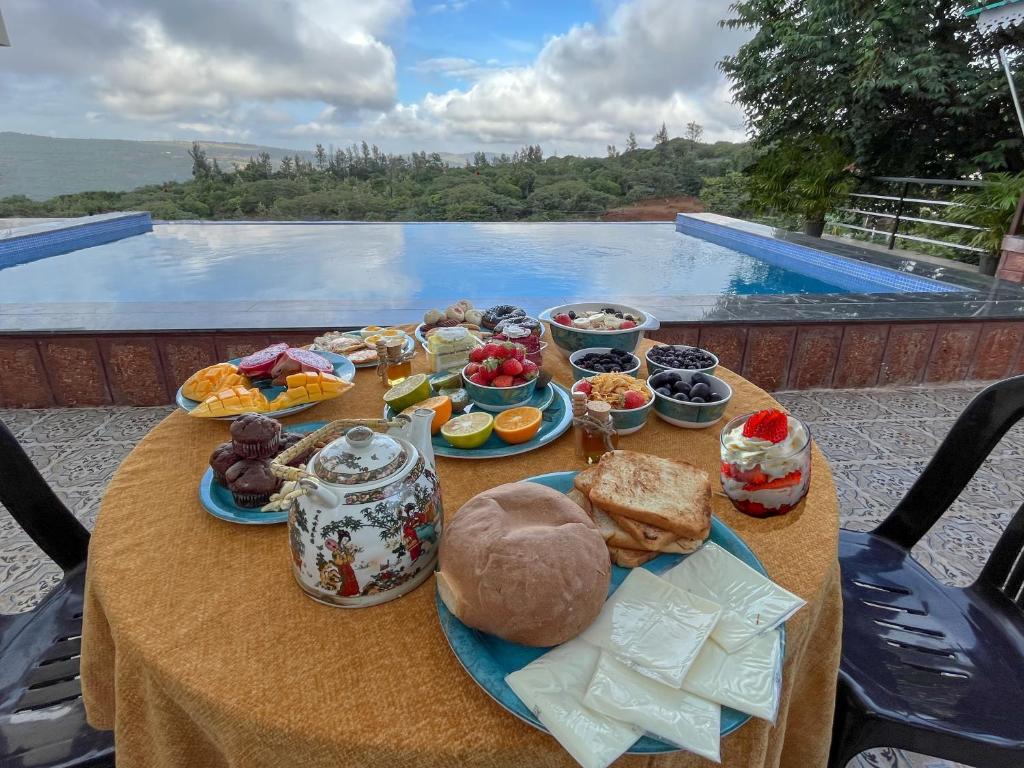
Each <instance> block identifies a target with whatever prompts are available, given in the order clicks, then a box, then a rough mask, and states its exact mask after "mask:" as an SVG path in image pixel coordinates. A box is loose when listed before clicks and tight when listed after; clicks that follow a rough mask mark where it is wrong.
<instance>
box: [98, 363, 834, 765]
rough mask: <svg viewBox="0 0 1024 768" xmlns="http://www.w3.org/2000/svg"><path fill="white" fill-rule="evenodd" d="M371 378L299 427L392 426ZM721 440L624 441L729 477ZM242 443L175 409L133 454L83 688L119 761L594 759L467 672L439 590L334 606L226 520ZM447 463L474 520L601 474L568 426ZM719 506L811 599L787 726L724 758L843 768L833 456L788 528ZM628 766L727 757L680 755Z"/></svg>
mask: <svg viewBox="0 0 1024 768" xmlns="http://www.w3.org/2000/svg"><path fill="white" fill-rule="evenodd" d="M417 362H418V365H419V366H420V367H422V366H423V364H424V361H423V359H422V354H421V355H420V356H419V359H418V361H417ZM545 362H546V365H547V366H548V367H549V368H550V369H551V370H552V371H553V372H554V374H555V378H556V380H558V381H560V382H562V383H565V384H569V383H570V382H571V375H570V371H569V368H568V364H567V363H566V362H565V361H564V360H562V359H561V358H560V357H559V355H558V354H557V351H555V350H553V349H552V350H550V351H549V353H548V355H547V358H546V360H545ZM720 375H721V376H722V377H723V378H724V379H726V380H727V381H728V382H729V383H730V384H731V385H732V386H733V388H734V391H735V394H734V397H733V400H732V402H731V403H730V405H729V409H728V411H727V413H726V418H731V417H733V416H735V415H737V414H740V413H743V412H746V411H751V410H755V409H759V408H764V407H768V406H772V405H776V403H775V402H774V401H773V400H772V399H771V398H770V397H769V396H768V395H767V394H765V393H764V392H763V391H761V390H760V389H758V388H757V387H755V386H753V385H752V384H750V383H749V382H747V381H745V380H743V379H741V378H740V377H738V376H736V375H734V374H732V373H730V372H728V371H721V373H720ZM355 381H356V388H355V389H354V390H352V391H350V392H349V393H347V394H346V395H345V396H343V397H342V398H341V399H339V400H336V401H333V402H328V403H321V404H320V405H318V406H316V407H315V408H313V409H311V410H310V411H307V412H306V413H303V414H299V415H297V416H295V417H292V418H291V419H288V420H286V421H287V422H289V423H301V422H304V421H313V420H325V419H332V418H353V417H361V418H363V417H377V416H379V415H380V413H381V408H382V401H381V394H382V393H383V391H384V390H383V387H382V386H381V385H380V384H379V382H378V381H377V380H376V378H375V372H374V371H373V370H372V369H371V370H362V371H359V373H358V374H357V376H356V380H355ZM718 432H719V429H718V427H712V428H710V429H704V430H687V429H678V428H676V427H672V426H670V425H668V424H666V423H664V422H662V421H660V420H658V419H657V418H655V417H654V415H653V414H652V415H651V418H650V420H649V422H648V424H647V426H646V427H645V428H644V429H643V430H641V431H640V432H639V433H637V434H635V435H631V436H627V437H624V438H622V439H621V442H620V447H622V448H627V449H630V450H638V451H644V452H648V453H653V454H658V455H661V456H666V457H671V458H680V459H685V460H687V461H690V462H693V463H694V464H697V465H699V466H701V467H703V468H704V469H706V470H707V471H708V472H709V473H711V474H712V476H713V477H717V475H718V442H717V441H718ZM227 435H228V426H227V424H226V423H225V422H212V421H200V420H197V419H193V418H190V417H188V416H186V415H185V414H183V413H181V412H176V413H174V414H172V415H171V416H169V417H168V418H167V419H165V420H164V421H163V422H162V423H161V424H160V425H159V426H157V427H156V428H155V429H154V430H153V431H152V432H151V433H150V434H149V435H148V436H147V437H146V438H145V439H144V440H143V441H142V442H141V443H140V444H139V445H138V447H136V448H135V450H134V451H132V453H131V454H130V455H129V456H128V458H127V459H126V460H125V461H124V464H122V466H121V468H120V469H119V470H118V471H117V474H116V475H115V476H114V479H113V480H112V481H111V483H110V486H109V488H108V490H107V493H106V496H105V497H104V500H103V506H102V509H101V512H100V515H99V521H98V523H97V526H96V530H95V532H94V534H93V538H92V543H91V545H90V552H89V570H88V579H87V584H86V607H85V628H84V637H83V651H82V654H83V655H82V683H83V690H84V696H85V704H86V707H87V710H88V716H89V721H90V722H91V723H92V724H93V725H94V726H95V727H97V728H101V729H113V730H114V732H115V738H116V748H117V763H118V768H133V767H134V766H145V767H146V768H159V767H161V766H188V767H189V768H200V767H202V768H215V767H216V766H237V767H238V768H253V767H256V766H267V768H283V767H285V766H301V768H316V767H317V766H325V767H326V766H331V767H332V768H335V767H336V766H359V767H360V768H362V767H364V766H365V767H370V766H388V768H401V767H404V766H409V768H428V767H430V766H438V768H450V767H451V766H460V768H469V767H470V766H494V767H497V766H523V768H542V767H544V766H571V765H573V764H574V763H573V761H572V760H571V758H570V757H569V756H568V754H567V753H566V752H565V751H564V750H562V748H561V747H560V746H559V745H558V744H557V743H556V742H555V741H554V739H552V738H551V737H550V736H547V735H546V734H543V733H541V732H539V731H537V730H535V729H534V728H531V727H530V726H529V725H526V724H525V723H523V722H521V721H520V720H518V719H517V718H515V717H513V716H512V715H510V714H508V713H507V712H506V711H505V710H503V709H502V708H501V707H499V706H498V705H497V704H496V703H495V702H494V701H492V700H491V699H490V698H489V697H488V695H487V694H486V693H484V692H483V691H482V690H481V689H480V688H478V687H477V686H476V684H475V683H474V682H473V681H472V680H471V679H470V678H469V676H468V675H467V674H466V673H465V672H464V671H463V669H462V668H461V667H460V666H459V663H458V661H457V660H456V659H455V657H454V656H453V655H452V653H451V651H450V650H449V648H448V645H447V643H446V642H445V639H444V636H443V635H442V633H441V629H440V627H439V625H438V620H437V613H436V611H435V608H434V583H433V579H431V580H429V581H427V582H426V583H425V584H424V585H423V586H421V587H420V588H418V589H416V590H415V591H414V592H412V593H410V594H409V595H407V596H405V597H403V598H401V599H399V600H395V601H393V602H390V603H387V604H385V605H382V606H378V607H374V608H367V609H362V610H343V609H337V608H330V607H326V606H323V605H320V604H318V603H316V602H314V601H313V600H310V599H309V598H308V597H306V596H305V595H304V594H303V593H302V592H301V591H300V590H299V588H298V586H297V585H296V584H295V582H294V581H293V579H292V575H291V570H290V560H289V550H288V541H287V530H286V526H284V525H277V526H267V527H247V526H239V525H233V524H231V523H227V522H223V521H221V520H218V519H216V518H214V517H212V516H210V515H209V514H207V513H206V512H205V511H204V509H203V508H202V506H201V505H200V503H199V498H198V491H197V488H198V483H199V479H200V477H201V476H202V474H203V472H204V470H205V468H206V462H207V459H208V456H209V454H210V451H211V450H212V449H213V448H214V446H216V445H217V444H218V443H220V442H222V441H224V440H226V439H227ZM438 469H439V473H440V478H441V483H442V492H443V499H444V506H445V510H446V513H447V514H449V515H454V514H455V512H456V511H457V510H458V509H459V507H460V506H461V505H462V504H463V502H465V501H466V500H467V499H469V498H470V497H471V496H473V495H474V494H476V493H478V492H480V491H483V490H485V489H487V488H490V487H492V486H494V485H497V484H499V483H506V482H511V481H515V480H521V479H523V478H526V477H529V476H531V475H537V474H541V473H544V472H552V471H556V470H571V469H582V465H581V464H580V463H579V462H578V460H577V459H576V458H575V456H574V453H573V443H572V437H571V434H570V433H567V434H566V435H565V436H564V437H562V438H561V439H559V440H557V441H555V443H554V444H551V445H548V446H546V447H544V448H542V449H540V450H537V451H533V452H531V453H527V454H523V455H520V456H516V457H512V458H508V459H503V460H490V461H458V460H453V459H445V458H439V459H438ZM716 484H717V481H716ZM714 512H715V514H716V515H717V516H718V517H719V518H720V519H721V520H723V521H724V522H725V523H727V524H728V525H729V526H730V527H731V528H732V529H733V530H734V531H736V532H737V533H738V534H739V535H740V536H742V537H743V538H744V540H745V541H746V542H747V543H748V544H749V545H750V546H751V548H752V549H753V550H754V552H755V553H756V554H757V556H758V557H759V558H760V559H761V561H762V562H763V563H764V565H765V567H766V568H767V570H768V573H769V575H770V576H771V577H772V578H773V579H775V580H776V581H777V582H778V583H780V584H781V585H782V586H784V587H786V588H787V589H789V590H792V591H793V592H795V593H796V594H798V595H800V596H801V597H803V598H804V599H806V600H807V603H808V604H807V606H806V607H805V608H804V609H803V610H801V611H800V612H799V613H797V615H796V616H795V617H794V618H792V619H790V621H789V622H788V624H787V627H788V633H789V634H788V641H787V645H786V663H785V674H784V684H783V692H782V702H781V706H780V708H779V716H778V721H777V723H776V724H775V726H774V727H773V726H771V725H769V724H768V723H766V722H764V721H761V720H756V719H755V720H751V721H750V722H749V723H747V724H746V725H744V726H743V727H742V728H741V729H740V730H738V731H737V732H735V733H733V734H732V735H730V736H727V737H726V738H725V739H724V740H723V743H722V765H724V766H728V768H743V767H746V766H750V767H751V768H752V767H754V766H758V767H761V766H771V767H774V766H785V767H786V768H815V766H824V765H825V761H826V756H827V752H828V744H829V737H830V728H831V722H832V708H833V702H834V698H835V680H836V671H837V669H838V665H839V647H840V638H841V603H840V601H841V598H840V590H839V582H838V578H837V576H838V562H837V559H836V541H837V532H838V510H837V504H836V494H835V489H834V487H833V485H832V478H831V475H830V472H829V468H828V465H827V463H826V462H825V460H824V458H823V457H822V455H821V453H820V452H819V451H818V450H817V448H815V449H814V456H813V470H812V482H811V489H810V494H809V495H808V497H807V499H806V501H805V503H804V504H802V505H801V506H800V507H798V508H797V509H796V510H794V511H793V512H792V513H790V514H789V515H787V516H785V517H780V518H773V519H769V520H755V519H752V518H749V517H746V516H744V515H741V514H739V513H737V512H735V511H734V510H733V509H732V507H731V506H730V504H729V502H728V501H727V500H726V499H725V498H722V497H721V496H716V497H715V499H714ZM616 765H617V766H641V765H650V766H678V767H679V768H683V767H684V766H685V767H689V766H705V765H707V766H710V765H711V763H709V762H708V761H706V760H704V759H703V758H698V757H696V756H694V755H692V754H689V753H686V752H678V753H675V754H671V755H663V756H657V757H632V756H625V757H623V758H620V760H619V761H618V762H617V763H616Z"/></svg>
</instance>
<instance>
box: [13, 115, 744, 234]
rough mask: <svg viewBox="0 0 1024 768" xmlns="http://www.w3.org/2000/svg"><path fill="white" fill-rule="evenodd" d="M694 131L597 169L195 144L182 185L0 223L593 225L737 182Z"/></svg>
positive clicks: (731, 152) (532, 153) (546, 160)
mask: <svg viewBox="0 0 1024 768" xmlns="http://www.w3.org/2000/svg"><path fill="white" fill-rule="evenodd" d="M702 134H703V131H702V129H701V128H700V126H699V125H697V124H696V123H693V124H691V125H690V126H688V128H687V135H686V137H679V138H669V135H668V130H667V128H666V127H665V126H664V125H662V126H661V128H660V130H659V131H658V132H657V133H656V134H655V136H654V141H655V146H654V147H653V148H650V149H642V148H640V147H639V146H637V141H636V137H635V135H634V134H630V137H629V138H628V139H627V141H626V149H625V151H622V152H620V151H618V150H617V149H615V148H614V147H612V146H609V148H608V153H607V157H577V156H563V157H548V156H545V153H544V150H543V149H542V148H541V146H539V145H535V144H534V145H528V146H524V147H522V148H521V149H520V150H517V151H515V152H512V153H510V154H509V153H500V154H497V155H494V154H487V153H484V152H476V153H475V154H474V155H473V156H472V158H470V159H467V160H466V162H465V164H464V165H462V166H456V165H452V164H450V163H447V162H445V161H444V159H443V158H442V157H441V155H439V154H438V153H436V152H434V153H427V152H413V153H411V154H395V153H388V152H384V151H382V150H381V149H380V148H379V147H377V146H376V145H374V144H370V143H367V142H365V141H363V142H360V143H359V144H353V145H351V146H349V147H344V148H338V149H333V148H328V147H324V146H323V145H322V144H318V145H317V146H316V147H315V149H314V151H313V153H312V156H311V157H308V159H307V157H303V156H302V155H299V154H296V155H294V156H287V157H284V158H283V159H282V160H281V161H279V162H278V163H277V164H276V165H275V163H274V162H273V160H272V159H271V157H270V155H269V154H267V153H261V154H259V155H256V156H254V157H252V158H250V159H249V161H248V162H246V163H244V164H242V165H238V166H237V167H234V168H231V169H224V168H222V167H221V166H220V165H219V164H218V163H217V161H216V159H215V158H211V157H209V156H208V154H207V152H206V150H205V149H204V148H203V147H202V145H201V144H199V143H198V142H196V143H194V144H193V146H192V148H191V150H190V152H189V155H190V158H191V161H192V179H191V180H189V181H185V182H168V183H165V184H159V185H154V186H147V187H140V188H138V189H135V190H132V191H130V192H81V193H77V194H72V195H60V196H57V197H54V198H51V199H50V200H45V201H33V200H29V199H28V198H26V197H22V196H17V197H8V198H4V199H0V217H3V216H78V215H88V214H95V213H103V212H107V211H115V210H148V211H151V212H152V214H153V216H154V218H157V219H268V220H270V219H293V220H294V219H347V220H367V221H521V220H525V221H535V220H540V221H544V220H559V219H574V218H581V219H594V218H597V217H599V216H600V214H601V213H603V212H604V211H606V210H608V209H610V208H614V207H617V206H621V205H623V204H627V203H632V202H636V201H639V200H643V199H646V198H652V197H668V196H676V195H698V194H699V193H700V191H701V188H702V187H703V186H704V184H705V183H707V182H708V181H709V180H715V179H721V178H723V177H727V176H728V174H735V173H738V172H740V171H741V170H742V169H743V168H744V167H745V166H746V165H747V164H749V162H750V161H751V159H752V155H751V151H750V148H749V147H748V146H747V145H746V144H736V143H729V142H715V143H705V142H703V141H702V140H701V139H702Z"/></svg>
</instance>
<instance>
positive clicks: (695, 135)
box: [686, 122, 704, 144]
mask: <svg viewBox="0 0 1024 768" xmlns="http://www.w3.org/2000/svg"><path fill="white" fill-rule="evenodd" d="M703 136H704V126H703V125H701V124H700V123H697V122H692V123H687V124H686V140H687V141H689V142H690V143H691V144H697V143H698V142H700V140H701V138H703Z"/></svg>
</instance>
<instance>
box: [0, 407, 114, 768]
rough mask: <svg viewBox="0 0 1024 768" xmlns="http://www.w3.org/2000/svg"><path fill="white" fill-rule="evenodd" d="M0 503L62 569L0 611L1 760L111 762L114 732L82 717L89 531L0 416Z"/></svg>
mask: <svg viewBox="0 0 1024 768" xmlns="http://www.w3.org/2000/svg"><path fill="white" fill-rule="evenodd" d="M0 503H3V505H4V506H5V507H7V510H8V511H9V512H10V513H11V515H12V517H14V519H15V520H16V521H17V522H18V524H19V525H21V527H22V528H23V529H24V530H25V532H26V533H27V534H28V535H29V536H30V537H31V538H32V540H33V541H34V542H35V543H36V544H38V545H39V548H40V549H42V550H43V551H44V552H45V553H46V554H47V555H48V556H49V557H50V558H51V559H52V560H53V561H54V562H55V563H57V565H59V566H60V567H61V569H63V571H64V578H63V579H62V580H61V582H60V584H58V585H57V587H56V588H54V589H53V590H51V591H50V593H49V594H47V595H46V597H45V598H44V599H43V600H42V601H41V602H40V603H39V605H38V606H36V607H35V608H34V609H33V610H31V611H28V612H26V613H19V614H14V615H0V768H29V766H31V767H32V768H71V766H75V768H78V767H79V766H108V765H113V764H114V738H113V734H111V733H109V732H105V731H97V730H94V729H93V728H91V727H90V726H89V724H88V723H86V721H85V707H84V706H83V704H82V686H81V684H80V681H79V661H80V655H81V647H82V595H83V589H84V585H85V563H86V554H87V551H88V546H89V532H88V531H87V530H86V529H85V528H84V527H83V526H82V524H81V523H79V522H78V520H76V519H75V517H74V515H72V514H71V513H70V512H69V511H68V509H67V507H65V506H64V505H63V504H62V503H61V501H60V499H58V498H57V496H56V495H55V494H54V492H53V490H52V489H51V488H50V487H49V486H48V485H47V484H46V481H45V480H43V478H42V476H41V475H40V474H39V471H38V470H37V469H36V468H35V466H33V464H32V461H31V460H30V459H29V457H28V456H27V455H26V454H25V451H24V450H23V449H22V447H21V446H20V445H19V444H18V441H17V440H15V439H14V436H13V435H12V434H11V433H10V430H8V429H7V427H6V426H4V424H3V423H2V422H0Z"/></svg>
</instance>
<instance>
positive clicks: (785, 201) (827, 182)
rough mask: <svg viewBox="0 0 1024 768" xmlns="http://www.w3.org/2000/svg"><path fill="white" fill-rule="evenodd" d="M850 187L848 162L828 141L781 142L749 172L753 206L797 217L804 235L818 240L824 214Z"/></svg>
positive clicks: (836, 145) (832, 141)
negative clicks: (801, 224) (801, 219)
mask: <svg viewBox="0 0 1024 768" xmlns="http://www.w3.org/2000/svg"><path fill="white" fill-rule="evenodd" d="M855 183H856V178H855V177H854V175H853V172H852V170H851V166H850V161H849V158H848V157H847V155H846V154H845V152H844V151H843V149H842V147H841V146H840V144H839V142H838V141H836V140H835V139H832V138H829V137H828V136H814V137H811V138H793V139H788V140H785V141H780V142H779V143H778V144H776V145H775V146H774V147H772V148H771V149H770V150H769V151H767V152H766V153H765V154H764V155H762V156H761V157H760V158H758V160H757V162H756V163H754V165H753V166H751V168H750V191H751V196H752V199H753V202H754V205H755V207H756V208H758V209H759V210H767V211H775V212H778V213H789V214H797V215H799V216H802V217H803V219H804V231H805V232H806V233H807V234H809V235H815V236H818V237H820V236H821V233H822V229H823V228H824V226H825V214H827V213H828V212H829V211H831V210H832V209H833V208H835V207H836V206H837V205H838V204H839V203H841V202H842V201H844V200H845V199H846V196H847V195H848V194H849V193H850V191H851V190H852V189H853V187H854V184H855Z"/></svg>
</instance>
